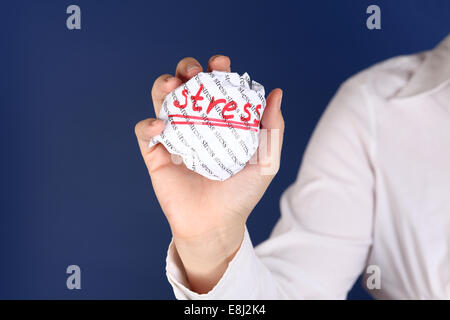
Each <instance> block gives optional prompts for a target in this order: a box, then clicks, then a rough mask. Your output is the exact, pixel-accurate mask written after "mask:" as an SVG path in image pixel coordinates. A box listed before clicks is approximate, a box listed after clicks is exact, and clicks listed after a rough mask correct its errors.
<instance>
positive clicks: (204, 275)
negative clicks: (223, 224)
mask: <svg viewBox="0 0 450 320" xmlns="http://www.w3.org/2000/svg"><path fill="white" fill-rule="evenodd" d="M244 232H245V224H242V225H239V226H235V227H234V228H229V229H228V230H226V231H225V230H220V231H216V232H210V233H208V234H205V235H202V236H201V237H196V238H190V239H183V238H177V237H176V236H174V239H173V240H174V246H175V248H176V250H177V253H178V255H179V257H180V259H181V261H182V263H183V267H184V270H185V273H186V276H187V279H188V281H189V284H190V286H191V290H193V291H195V292H197V293H206V292H208V291H210V290H211V289H212V288H213V287H214V286H215V285H216V284H217V282H218V281H219V280H220V279H221V277H222V276H223V274H224V273H225V271H226V270H227V268H228V264H229V263H230V261H231V260H232V259H233V258H234V256H235V255H236V253H237V252H238V251H239V248H240V247H241V244H242V241H243V239H244Z"/></svg>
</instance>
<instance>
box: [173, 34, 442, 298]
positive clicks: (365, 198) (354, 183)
mask: <svg viewBox="0 0 450 320" xmlns="http://www.w3.org/2000/svg"><path fill="white" fill-rule="evenodd" d="M280 206H281V218H280V220H279V221H278V223H277V224H276V226H275V228H274V230H273V232H272V234H271V236H270V238H269V239H268V240H266V241H265V242H263V243H262V244H260V245H259V246H257V247H256V248H254V247H253V245H252V243H251V240H250V237H249V234H248V231H247V230H246V231H245V236H244V240H243V242H242V244H241V247H240V249H239V251H238V253H237V254H236V256H235V257H234V259H233V260H232V261H231V262H230V264H229V266H228V269H227V270H226V272H225V274H224V275H223V277H222V278H221V279H220V281H219V283H218V284H217V285H216V286H215V287H214V288H213V289H212V290H211V291H210V292H209V293H207V294H201V295H199V294H197V293H195V292H192V291H191V290H189V288H188V282H187V280H186V277H185V274H184V269H183V266H182V263H181V262H180V258H179V257H178V254H177V253H176V250H173V247H172V245H170V246H169V251H168V257H167V268H166V270H167V276H168V279H169V281H170V283H171V284H172V286H173V289H174V292H175V296H176V297H177V298H178V299H345V298H346V296H347V293H348V291H349V290H350V288H351V286H352V285H353V283H354V282H355V280H356V279H357V277H358V276H359V275H360V274H361V272H365V271H366V268H367V266H371V265H375V266H376V267H375V269H377V270H375V271H373V269H369V270H371V272H375V273H376V274H378V271H380V272H381V273H380V278H379V279H380V285H381V288H380V289H376V288H375V289H371V290H369V291H370V294H372V296H374V297H375V298H379V299H431V298H434V299H450V35H449V36H447V38H446V39H445V40H444V41H443V42H442V43H441V44H440V45H439V46H437V47H436V48H435V49H434V50H432V51H428V52H424V53H420V54H417V55H410V56H400V57H396V58H392V59H389V60H387V61H385V62H382V63H379V64H377V65H375V66H373V67H371V68H369V69H367V70H365V71H362V72H360V73H358V74H357V75H355V76H353V77H352V78H350V79H349V80H347V81H346V82H345V83H344V84H343V85H342V86H341V87H340V89H339V91H338V93H337V94H336V96H335V97H334V98H333V100H332V101H331V102H330V104H329V106H328V108H327V110H326V111H325V113H324V114H323V115H322V118H321V120H320V121H319V123H318V125H317V128H316V129H315V131H314V134H313V136H312V138H311V141H310V142H309V145H308V147H307V149H306V152H305V154H304V157H303V162H302V166H301V169H300V172H299V175H298V177H297V180H296V182H295V183H294V184H293V185H291V186H290V187H289V188H288V189H287V190H286V191H285V192H284V194H283V196H282V198H281V205H280ZM375 273H371V274H373V275H375ZM367 276H370V274H367ZM372 280H373V278H371V281H372ZM364 282H365V281H364ZM372 283H373V282H372Z"/></svg>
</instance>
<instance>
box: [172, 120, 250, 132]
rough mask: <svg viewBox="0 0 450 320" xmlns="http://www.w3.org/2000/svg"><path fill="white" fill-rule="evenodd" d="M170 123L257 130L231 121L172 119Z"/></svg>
mask: <svg viewBox="0 0 450 320" xmlns="http://www.w3.org/2000/svg"><path fill="white" fill-rule="evenodd" d="M171 123H172V124H200V125H211V126H213V127H232V128H236V129H243V130H250V131H255V132H257V131H258V129H255V128H249V127H243V126H238V125H235V124H232V123H217V122H206V121H172V122H171Z"/></svg>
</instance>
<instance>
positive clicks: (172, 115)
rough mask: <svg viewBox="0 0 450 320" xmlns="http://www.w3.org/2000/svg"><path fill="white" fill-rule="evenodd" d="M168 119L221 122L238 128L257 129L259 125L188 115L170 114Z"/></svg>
mask: <svg viewBox="0 0 450 320" xmlns="http://www.w3.org/2000/svg"><path fill="white" fill-rule="evenodd" d="M169 117H171V118H174V117H178V118H185V119H195V120H203V121H211V122H223V123H233V124H237V125H239V126H243V127H247V126H248V127H255V128H258V126H259V123H258V124H250V123H247V124H246V123H244V122H239V121H232V120H224V119H217V118H207V117H206V118H204V117H199V116H188V115H184V114H170V115H169Z"/></svg>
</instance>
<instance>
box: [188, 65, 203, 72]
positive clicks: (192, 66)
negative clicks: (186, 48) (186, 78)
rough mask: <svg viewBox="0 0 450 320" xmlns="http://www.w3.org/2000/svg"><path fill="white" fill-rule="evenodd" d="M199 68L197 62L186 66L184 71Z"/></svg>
mask: <svg viewBox="0 0 450 320" xmlns="http://www.w3.org/2000/svg"><path fill="white" fill-rule="evenodd" d="M198 69H200V67H199V66H198V65H197V64H191V65H189V66H188V67H187V68H186V72H188V73H189V72H191V71H193V70H198Z"/></svg>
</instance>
